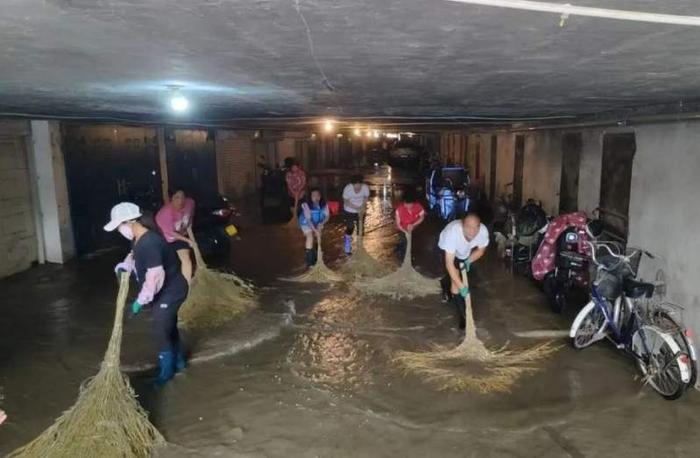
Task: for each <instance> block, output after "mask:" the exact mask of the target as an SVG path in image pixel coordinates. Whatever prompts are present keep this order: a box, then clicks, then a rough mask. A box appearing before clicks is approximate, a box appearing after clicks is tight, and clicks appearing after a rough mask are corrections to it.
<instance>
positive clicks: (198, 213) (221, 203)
mask: <svg viewBox="0 0 700 458" xmlns="http://www.w3.org/2000/svg"><path fill="white" fill-rule="evenodd" d="M237 216H240V213H239V212H238V210H237V209H236V207H234V206H233V205H232V204H231V202H230V201H229V199H228V198H227V197H226V196H221V195H219V196H217V197H216V198H215V199H214V200H213V201H212V202H207V203H204V204H198V205H197V207H196V209H195V215H194V225H193V227H192V231H193V232H194V236H195V238H196V239H197V244H198V245H199V248H200V250H201V251H202V253H204V254H209V255H211V254H217V253H218V254H228V252H229V250H230V247H231V239H232V238H235V237H238V228H236V226H235V225H234V224H233V219H234V217H237Z"/></svg>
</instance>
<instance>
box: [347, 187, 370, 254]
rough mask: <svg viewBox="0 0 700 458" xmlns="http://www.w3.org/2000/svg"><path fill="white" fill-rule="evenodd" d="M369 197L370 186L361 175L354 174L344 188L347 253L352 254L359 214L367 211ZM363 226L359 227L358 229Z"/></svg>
mask: <svg viewBox="0 0 700 458" xmlns="http://www.w3.org/2000/svg"><path fill="white" fill-rule="evenodd" d="M368 199H369V186H367V185H366V184H365V183H363V182H362V176H361V175H353V176H352V177H350V183H348V184H347V185H346V186H345V188H344V189H343V218H344V219H345V235H344V236H343V250H344V251H345V254H347V255H350V254H352V233H353V231H354V230H355V225H356V224H357V225H358V226H359V222H360V217H359V214H360V213H363V214H364V212H365V206H366V205H367V200H368ZM360 230H361V228H359V227H358V231H360Z"/></svg>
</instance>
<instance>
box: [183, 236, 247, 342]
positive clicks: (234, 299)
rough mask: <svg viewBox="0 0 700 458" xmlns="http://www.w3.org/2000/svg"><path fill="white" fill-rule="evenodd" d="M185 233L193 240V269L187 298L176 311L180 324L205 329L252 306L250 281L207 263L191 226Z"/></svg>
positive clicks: (190, 327) (225, 320) (227, 319)
mask: <svg viewBox="0 0 700 458" xmlns="http://www.w3.org/2000/svg"><path fill="white" fill-rule="evenodd" d="M188 234H189V236H190V240H193V241H194V244H193V249H194V257H195V261H196V263H197V270H196V271H195V274H194V276H193V278H192V283H191V285H190V291H189V294H188V295H187V299H186V300H185V302H184V303H183V304H182V307H180V311H179V313H178V318H179V319H180V320H181V321H182V323H183V326H184V327H185V328H186V329H190V330H194V329H209V328H213V327H216V326H220V325H222V324H224V323H226V322H227V321H229V320H231V319H233V318H235V317H237V316H238V315H240V314H242V313H244V312H246V311H248V310H251V309H253V308H255V307H256V306H257V298H256V293H255V288H254V287H253V285H252V284H251V283H249V282H247V281H245V280H243V279H241V278H240V277H238V276H237V275H234V274H229V273H224V272H217V271H215V270H212V269H210V268H209V267H207V264H206V262H204V258H203V257H202V252H201V251H200V250H199V245H197V242H196V240H195V238H194V234H192V229H188Z"/></svg>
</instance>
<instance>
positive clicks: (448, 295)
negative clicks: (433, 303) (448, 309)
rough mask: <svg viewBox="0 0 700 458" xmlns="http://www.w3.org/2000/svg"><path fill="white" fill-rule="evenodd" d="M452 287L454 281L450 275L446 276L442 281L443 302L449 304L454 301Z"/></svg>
mask: <svg viewBox="0 0 700 458" xmlns="http://www.w3.org/2000/svg"><path fill="white" fill-rule="evenodd" d="M451 286H452V280H450V276H449V275H445V276H444V277H442V278H441V279H440V290H441V292H442V294H441V298H442V302H444V303H448V302H450V301H451V300H452V292H450V287H451Z"/></svg>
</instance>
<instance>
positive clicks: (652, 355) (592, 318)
mask: <svg viewBox="0 0 700 458" xmlns="http://www.w3.org/2000/svg"><path fill="white" fill-rule="evenodd" d="M588 245H589V247H590V249H591V260H592V261H593V263H594V264H595V266H596V275H595V281H593V282H592V283H591V301H590V302H589V303H588V304H587V305H586V306H585V307H583V309H582V310H581V312H579V314H578V315H577V316H576V319H575V320H574V322H573V324H572V326H571V330H570V333H569V335H570V337H571V339H572V344H573V346H574V347H575V348H578V349H582V348H585V347H588V346H589V345H591V344H593V343H595V342H597V341H599V340H602V339H604V338H608V339H610V340H611V341H612V342H613V343H614V344H615V346H616V347H617V348H618V349H621V350H625V351H627V352H628V353H629V354H631V355H632V356H633V357H634V359H635V361H636V362H637V366H638V368H639V370H640V371H641V373H642V375H643V377H644V380H645V382H646V383H648V384H649V385H651V387H652V388H653V389H654V390H655V391H656V392H658V393H659V394H660V395H661V396H663V397H664V398H666V399H678V398H679V397H680V396H681V395H682V394H683V392H684V391H685V390H686V388H687V387H688V386H689V384H690V383H691V379H692V367H691V358H690V355H689V353H688V351H687V350H686V349H683V348H681V346H680V345H679V344H678V342H677V341H676V339H675V338H674V336H673V335H672V334H670V333H669V332H666V331H664V330H663V329H662V328H660V327H659V326H658V325H656V324H655V323H654V321H653V320H651V319H650V318H649V317H650V315H653V311H652V312H651V313H649V311H645V310H643V309H642V307H641V302H640V301H635V299H640V298H651V297H652V296H653V294H654V284H652V283H645V282H640V281H637V280H636V279H635V278H636V274H637V272H636V268H635V267H633V266H634V265H638V259H635V258H636V257H638V256H640V257H641V256H642V255H643V254H647V255H649V254H648V253H646V252H644V251H642V250H638V249H633V250H631V251H629V252H628V253H626V254H622V253H621V250H618V249H616V248H617V245H616V244H613V243H610V242H588ZM649 256H650V255H649ZM635 263H636V264H635Z"/></svg>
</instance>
